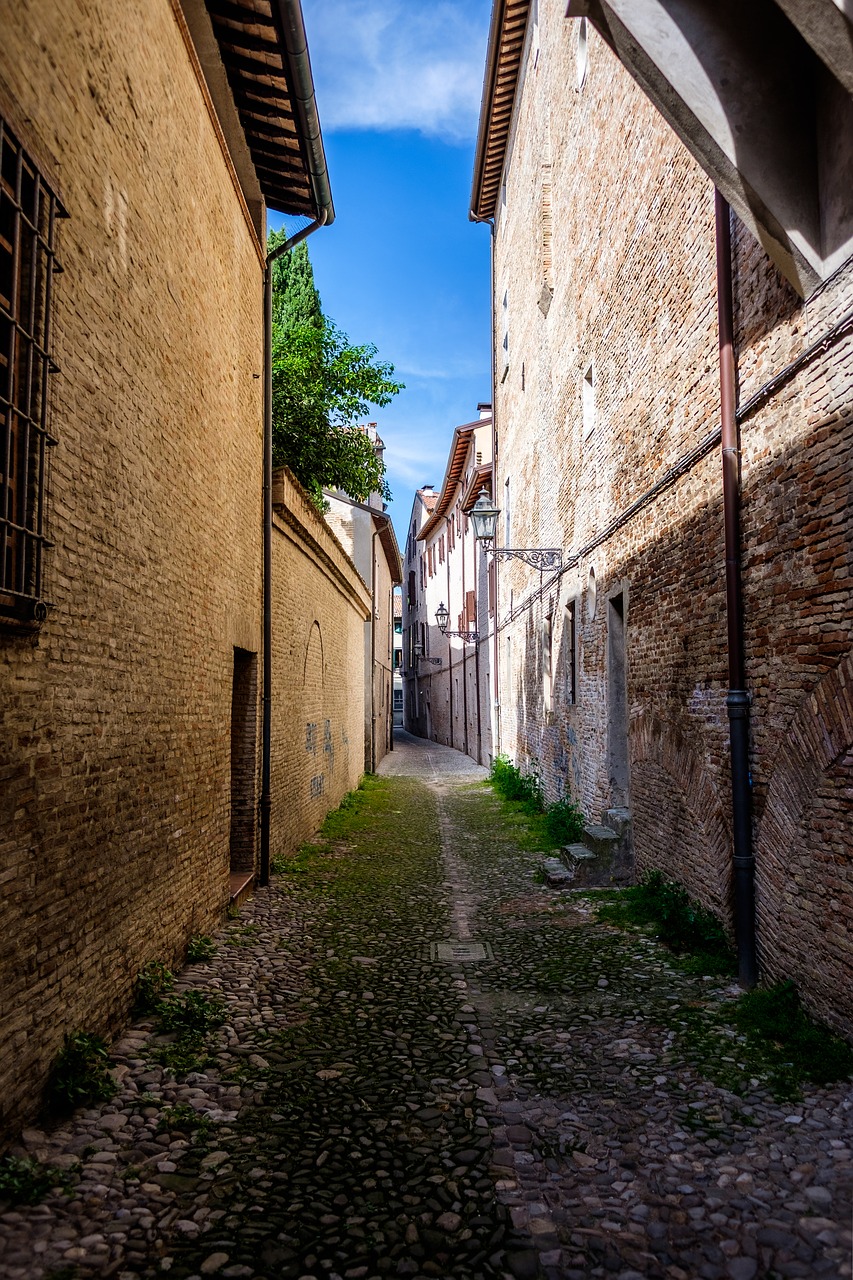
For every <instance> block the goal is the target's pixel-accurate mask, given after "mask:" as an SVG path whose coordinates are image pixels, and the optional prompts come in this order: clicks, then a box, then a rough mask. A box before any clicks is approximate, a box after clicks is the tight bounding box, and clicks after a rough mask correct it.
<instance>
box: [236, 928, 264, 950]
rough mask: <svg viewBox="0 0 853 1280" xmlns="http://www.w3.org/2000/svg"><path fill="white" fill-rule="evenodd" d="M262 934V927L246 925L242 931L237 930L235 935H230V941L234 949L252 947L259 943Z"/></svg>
mask: <svg viewBox="0 0 853 1280" xmlns="http://www.w3.org/2000/svg"><path fill="white" fill-rule="evenodd" d="M260 932H261V928H260V925H257V924H246V925H244V926H243V928H242V929H237V930H236V931H235V932H234V933H230V934H229V935H228V941H229V943H230V944H231V946H232V947H251V946H253V945H254V944H255V943H256V942H257V941H258V934H259V933H260Z"/></svg>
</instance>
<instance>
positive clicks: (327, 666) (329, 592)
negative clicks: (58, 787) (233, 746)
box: [270, 470, 371, 857]
mask: <svg viewBox="0 0 853 1280" xmlns="http://www.w3.org/2000/svg"><path fill="white" fill-rule="evenodd" d="M273 502H274V504H275V516H274V525H273V654H272V658H273V705H272V758H271V789H272V813H271V820H270V828H271V842H270V844H271V853H272V856H273V857H276V856H286V855H287V854H289V853H292V852H293V851H294V850H295V849H296V848H298V846H299V845H300V844H301V843H302V842H303V841H304V840H306V839H307V838H308V837H309V836H310V835H312V833H313V832H314V831H316V829H317V827H318V826H319V824H320V823H321V822H322V820H323V818H324V817H325V815H326V814H327V813H328V812H329V810H330V809H333V808H335V807H336V806H337V805H338V804H339V803H340V801H341V799H342V798H343V797H344V795H346V793H347V792H348V791H351V790H352V789H353V787H355V786H357V785H358V781H359V779H360V778H361V775H362V773H363V772H364V682H365V674H364V623H365V621H366V620H367V619H368V618H369V617H370V608H371V605H370V592H369V591H368V589H367V587H366V586H365V584H364V582H363V581H362V579H361V578H360V576H359V574H358V572H357V571H356V568H355V565H354V564H353V563H352V561H351V560H350V559H349V558H348V557H347V555H346V554H345V552H344V550H343V548H342V547H341V545H340V543H339V542H338V540H337V538H335V537H334V535H333V534H332V532H331V530H330V529H329V527H328V526H327V525H326V522H325V521H324V520H323V517H322V516H321V515H320V514H319V512H318V511H317V509H316V507H315V506H314V505H313V504H312V503H311V502H310V500H309V499H308V497H307V496H306V494H305V493H304V491H303V490H302V488H301V487H300V486H299V484H298V483H297V482H296V481H295V480H294V478H293V477H292V476H291V475H290V473H289V472H287V471H284V470H282V471H278V472H276V475H275V483H274V487H273Z"/></svg>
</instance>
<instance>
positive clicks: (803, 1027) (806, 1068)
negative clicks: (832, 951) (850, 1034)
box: [735, 980, 853, 1087]
mask: <svg viewBox="0 0 853 1280" xmlns="http://www.w3.org/2000/svg"><path fill="white" fill-rule="evenodd" d="M735 1022H736V1024H737V1026H738V1027H739V1029H740V1030H741V1031H742V1032H743V1033H744V1034H745V1035H746V1037H747V1040H748V1041H750V1042H752V1043H755V1042H759V1043H760V1044H761V1045H762V1047H763V1049H764V1051H765V1052H766V1053H767V1054H768V1056H769V1057H770V1059H771V1062H772V1063H773V1064H774V1073H775V1074H776V1076H777V1077H778V1078H779V1079H780V1081H785V1080H790V1082H791V1084H792V1086H793V1087H798V1086H799V1084H800V1082H801V1081H803V1080H810V1081H811V1082H812V1083H814V1084H830V1083H831V1082H832V1081H835V1080H844V1079H847V1078H848V1077H849V1076H850V1075H851V1074H852V1073H853V1048H851V1046H850V1045H849V1044H846V1043H845V1041H844V1040H841V1039H840V1038H839V1037H838V1036H836V1035H833V1033H832V1032H831V1031H830V1030H829V1029H828V1028H827V1027H824V1026H822V1025H821V1024H820V1023H818V1022H815V1021H813V1020H812V1019H811V1018H810V1017H809V1015H808V1014H807V1013H806V1011H805V1010H804V1009H803V1007H802V1004H801V1003H800V997H799V994H798V992H797V988H796V987H795V986H794V984H793V982H791V981H790V980H788V981H786V982H780V983H777V984H776V985H775V986H773V987H760V988H759V989H758V990H756V991H748V992H747V993H746V994H745V995H743V996H741V998H740V1000H739V1001H738V1003H737V1006H736V1008H735Z"/></svg>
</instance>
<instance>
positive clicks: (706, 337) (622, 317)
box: [495, 3, 725, 898]
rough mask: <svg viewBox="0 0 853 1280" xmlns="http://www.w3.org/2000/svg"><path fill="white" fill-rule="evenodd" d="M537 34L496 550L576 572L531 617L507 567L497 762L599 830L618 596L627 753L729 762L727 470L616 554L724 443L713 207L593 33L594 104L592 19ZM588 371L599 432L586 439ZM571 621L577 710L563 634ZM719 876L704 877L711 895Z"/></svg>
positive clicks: (557, 11) (545, 22) (522, 577)
mask: <svg viewBox="0 0 853 1280" xmlns="http://www.w3.org/2000/svg"><path fill="white" fill-rule="evenodd" d="M539 30H540V41H541V44H540V50H539V56H538V59H537V61H536V65H535V68H534V65H533V51H532V49H530V48H529V47H528V50H527V53H526V56H525V70H524V76H523V80H522V83H521V87H520V91H519V98H518V102H517V106H516V118H515V123H514V127H513V132H512V136H511V142H510V148H511V150H510V155H511V161H510V164H509V166H508V169H507V171H506V173H505V180H506V188H505V190H506V196H505V202H504V203H502V207H501V210H500V212H499V217H498V220H497V226H496V241H495V248H496V263H495V283H496V299H495V307H496V339H497V341H496V357H497V379H496V381H497V384H498V385H497V387H496V392H495V395H496V405H495V411H496V421H497V432H498V439H499V449H498V462H497V476H496V498H497V503H498V505H499V506H500V507H501V509H502V514H501V518H500V520H499V541H501V542H503V543H504V544H507V545H511V546H533V547H551V546H555V547H556V546H559V547H561V548H563V549H564V553H565V556H566V559H567V560H573V561H575V562H574V563H570V566H569V567H568V568H567V569H566V571H565V572H564V573H563V574H562V575H561V576H560V577H559V578H558V579H557V580H556V581H555V582H554V583H553V584H551V585H550V586H548V585H547V580H546V589H545V591H544V594H543V595H542V596H541V598H540V599H537V600H536V601H535V603H534V606H533V607H532V608H530V609H527V610H524V609H522V610H520V611H519V606H520V605H523V604H524V602H525V601H526V600H528V599H529V598H530V596H531V595H532V594H534V593H535V592H536V590H537V589H538V587H539V585H540V579H539V575H538V574H537V573H536V572H535V570H533V569H531V568H530V567H529V566H527V565H525V564H522V563H519V562H517V561H502V562H501V563H500V564H499V569H498V577H499V615H500V617H501V619H502V621H503V625H502V628H501V633H500V637H499V641H498V651H499V661H500V664H501V690H500V704H501V705H500V726H501V747H502V749H504V750H508V751H509V752H510V754H513V755H515V756H517V757H518V760H519V763H521V764H522V765H523V766H525V767H530V768H534V767H535V768H537V769H538V770H539V771H540V772H541V774H542V778H543V782H544V784H545V787H546V791H547V794H548V795H549V796H551V797H556V796H559V795H562V794H563V792H564V790H569V791H571V792H572V793H573V794H574V795H575V796H577V797H578V798H579V799H580V801H581V803H582V805H583V808H584V810H585V812H586V813H587V814H588V815H589V816H590V817H591V818H593V819H595V820H598V819H599V818H600V815H601V812H602V811H603V810H604V809H605V808H607V807H608V806H609V805H610V804H612V803H613V802H614V799H615V798H616V797H615V796H614V794H613V787H612V785H611V780H610V771H609V768H608V716H607V677H606V671H607V625H608V611H609V608H610V606H609V604H608V597H609V596H611V595H613V594H615V593H617V592H619V591H621V592H622V595H623V599H624V604H625V611H626V619H627V634H628V660H627V666H628V702H629V713H630V719H631V725H632V729H631V749H632V751H634V750H635V749H636V750H639V751H642V752H645V751H647V750H652V748H651V746H650V745H648V744H650V743H651V741H652V740H653V739H654V736H655V730H654V727H653V725H654V724H662V725H665V726H666V728H667V731H668V732H670V733H676V732H677V733H679V734H680V735H681V737H682V738H683V739H684V741H685V742H689V743H690V744H691V747H692V751H693V755H694V756H695V757H696V760H693V759H692V758H691V762H690V765H689V768H695V767H699V768H701V769H705V768H707V767H708V765H709V764H710V763H711V761H712V760H714V759H717V760H719V759H720V757H721V755H722V748H723V742H724V738H723V730H722V726H721V723H720V719H719V712H720V707H721V706H722V702H723V697H724V689H725V683H724V682H725V657H724V641H725V633H724V629H723V626H722V618H721V615H720V601H721V596H720V591H721V584H720V583H718V581H717V577H718V564H719V563H720V562H721V557H722V549H721V548H722V536H721V535H722V529H721V525H720V523H719V519H718V516H719V512H718V511H716V512H715V507H714V503H713V501H711V502H709V495H713V494H714V491H715V467H716V466H717V463H716V460H715V458H713V457H712V458H709V459H708V458H706V459H705V460H704V461H701V462H700V463H699V465H698V468H696V469H694V470H693V471H692V472H689V473H688V475H686V476H685V477H683V478H682V479H681V480H680V481H679V482H678V484H677V485H675V486H674V487H673V488H670V489H667V490H665V491H664V492H663V494H662V495H661V496H660V498H658V499H657V500H656V501H653V502H649V503H648V505H646V506H645V507H644V508H643V509H642V510H640V511H639V512H638V513H637V515H636V516H635V518H633V519H632V520H630V521H628V522H627V523H626V524H625V525H624V526H623V527H622V528H621V529H619V530H617V531H616V532H615V533H614V534H613V535H612V536H610V537H607V538H603V539H600V535H601V534H602V532H603V530H604V529H605V527H606V526H607V524H608V523H609V522H610V521H611V520H612V519H613V517H614V516H617V515H619V514H621V513H622V512H624V511H626V510H627V509H628V508H630V506H631V505H632V503H634V502H636V501H637V500H638V499H640V498H642V497H643V496H644V495H646V494H647V493H648V491H649V490H650V489H651V488H652V487H653V486H654V485H655V484H656V483H657V482H659V481H660V480H662V478H663V477H664V476H665V475H666V473H667V472H668V470H669V469H670V468H672V467H674V466H675V465H676V464H677V463H678V462H679V460H680V459H682V458H683V457H685V456H686V455H687V454H689V453H690V452H691V451H692V450H694V449H695V448H696V447H697V446H698V445H699V444H700V443H701V442H702V441H703V440H704V439H705V438H706V437H707V436H708V435H709V433H710V432H711V431H712V430H713V428H714V426H715V416H714V411H715V404H716V399H715V397H716V382H717V374H716V313H715V298H714V242H713V194H712V191H711V188H710V184H709V183H708V182H707V180H706V179H705V178H704V176H703V175H702V174H701V173H699V171H698V170H697V168H696V166H695V165H694V163H693V162H692V160H691V159H690V158H689V157H688V156H687V155H686V153H685V152H684V150H683V148H682V147H681V146H680V144H679V143H678V142H677V140H676V139H675V138H674V136H673V135H672V134H671V133H670V131H669V130H668V128H667V126H666V125H665V124H664V122H663V121H662V120H661V119H660V117H659V116H658V115H657V113H656V112H655V111H654V109H653V108H652V107H651V106H650V105H649V104H648V102H647V101H646V100H645V98H644V97H643V95H642V93H641V92H640V91H639V89H638V88H637V87H636V85H635V84H634V83H633V82H632V81H631V80H630V78H629V77H627V76H626V75H625V74H624V73H623V72H622V70H621V68H620V67H619V64H618V62H617V61H616V59H615V58H614V57H613V55H612V54H611V53H610V51H609V50H608V49H607V48H606V46H605V45H604V44H603V43H602V42H601V41H600V40H598V38H597V37H596V36H595V34H594V33H593V32H590V37H589V44H590V58H589V66H588V72H587V77H586V81H585V83H584V85H583V87H582V88H581V89H578V88H577V87H576V85H577V76H576V70H575V56H576V41H577V23H574V22H567V21H566V20H565V17H564V12H563V9H562V7H561V6H560V5H559V4H556V3H548V4H540V26H539ZM543 190H544V191H545V192H546V194H547V195H548V200H549V207H550V219H546V218H543ZM546 250H547V252H546ZM505 296H506V299H507V305H506V308H504V306H503V300H504V297H505ZM504 316H505V317H506V338H507V345H506V348H504V347H503V336H502V335H503V322H504ZM590 367H592V369H593V371H594V400H595V419H594V426H593V427H592V429H591V430H587V428H586V425H585V422H584V406H583V382H584V375H585V373H586V371H587V370H588V369H589V368H590ZM507 481H508V483H507ZM507 509H509V521H508V527H507ZM599 539H600V540H599ZM715 548H717V549H718V550H719V557H717V556H716V555H715ZM584 549H585V550H584ZM694 549H696V550H697V551H698V555H695V556H694V555H692V554H691V553H692V551H693V550H694ZM685 565H687V571H686V573H685ZM591 573H592V574H593V575H594V580H595V591H596V608H595V612H594V614H592V612H591V610H590V607H589V599H590V592H589V584H590V574H591ZM570 604H573V605H574V607H575V618H576V646H575V663H574V665H575V679H576V688H575V700H574V702H569V701H567V689H566V685H567V666H568V665H569V655H568V652H567V649H568V644H567V640H566V638H565V637H564V634H563V633H564V626H565V623H566V607H567V605H570ZM514 613H515V614H516V616H515V618H514V619H512V615H513V614H514ZM549 617H550V619H551V642H550V650H551V685H552V694H551V698H550V705H548V700H547V699H546V694H545V690H544V688H543V683H544V680H545V670H544V667H545V653H544V647H543V643H544V641H545V639H546V628H547V619H548V618H549ZM508 619H509V620H508ZM643 724H645V725H647V726H652V727H648V728H645V729H644V728H643ZM669 767H672V768H676V769H681V770H684V769H688V763H687V761H686V760H685V758H684V757H683V755H682V756H680V757H678V759H677V760H676V759H673V760H669V759H667V760H666V761H661V760H656V759H650V760H649V763H648V766H646V765H645V763H644V761H643V759H642V758H638V759H637V760H635V761H634V765H633V767H632V772H631V803H632V806H633V808H634V810H635V822H636V824H637V828H638V847H639V848H640V849H641V850H643V849H645V850H646V851H647V853H648V856H649V857H650V858H651V857H658V858H662V857H665V856H666V857H668V856H670V848H671V845H670V841H669V840H668V839H667V837H666V836H665V835H663V834H658V832H660V828H661V825H662V824H660V823H659V822H658V819H657V816H656V815H657V813H658V801H657V799H656V796H655V793H656V792H657V791H658V790H659V788H658V787H657V786H654V787H653V786H652V785H651V783H649V785H648V786H644V785H643V783H642V778H641V775H642V771H643V769H644V768H647V770H648V772H649V777H650V778H651V774H652V773H653V772H655V771H660V770H666V769H667V768H669ZM688 787H689V780H688V777H687V776H677V777H674V778H670V781H669V785H668V791H669V793H670V794H671V796H672V802H671V803H672V805H673V807H674V808H675V809H676V810H678V809H679V808H682V809H683V808H685V806H688V811H689V805H688V801H687V800H685V799H684V797H683V794H682V793H683V792H684V790H685V788H688ZM706 802H707V803H711V797H706ZM717 807H718V806H717V804H716V801H714V803H713V804H712V808H717ZM697 817H698V815H697ZM705 821H708V822H711V823H712V825H713V824H714V822H715V818H713V817H708V818H707V819H706V818H705V817H704V816H703V817H702V822H705ZM644 827H645V828H646V837H645V839H642V838H640V833H641V832H642V829H643V828H644ZM701 861H704V859H702V860H701ZM720 874H721V871H720V869H719V868H715V869H713V870H712V871H710V872H709V873H708V875H707V879H708V882H709V885H711V886H713V887H714V893H715V896H716V897H717V898H719V896H720V891H719V886H718V881H719V877H720Z"/></svg>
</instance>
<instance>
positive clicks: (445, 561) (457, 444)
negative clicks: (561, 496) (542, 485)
mask: <svg viewBox="0 0 853 1280" xmlns="http://www.w3.org/2000/svg"><path fill="white" fill-rule="evenodd" d="M479 409H480V416H479V418H478V419H476V420H475V421H474V422H470V423H466V424H465V425H464V426H460V427H457V428H456V430H455V431H454V434H453V441H452V444H451V450H450V457H449V460H448V465H447V470H446V472H445V476H444V481H443V483H442V486H441V490H440V492H439V493H437V494H436V493H434V492H433V491H432V490H424V489H422V490H419V491H418V493H417V494H416V496H415V501H414V504H413V508H412V515H411V518H410V521H409V528H408V534H407V539H406V550H405V562H404V567H403V570H404V574H403V576H404V590H405V591H406V604H405V612H404V618H405V626H404V632H405V636H406V667H405V686H406V691H405V695H404V705H405V707H406V715H407V719H406V726H407V728H409V729H410V730H411V732H413V733H416V734H418V735H419V736H421V737H424V738H431V739H432V740H433V741H435V742H442V743H445V744H447V745H448V746H452V747H455V748H457V749H458V750H459V751H464V752H465V753H466V754H467V755H470V756H471V757H472V759H474V760H476V761H478V763H486V764H487V763H488V762H489V760H490V758H491V751H492V722H491V709H492V707H491V692H490V687H491V686H490V673H491V663H490V650H491V624H492V619H493V616H494V601H493V599H492V598H491V596H490V575H489V570H488V564H487V560H486V556H485V554H484V552H483V551H482V550H481V548H480V547H479V546H478V545H477V543H476V542H475V539H474V536H473V531H472V528H471V526H470V521H469V519H468V512H469V511H470V509H471V507H472V506H473V504H474V502H475V501H476V499H477V496H478V494H479V493H480V492H481V491H482V490H485V491H486V492H487V493H489V494H491V479H492V418H491V412H490V409H491V406H490V405H485V404H484V405H481V406H479ZM439 610H442V612H443V611H444V610H446V611H447V615H448V621H447V624H446V630H445V632H444V633H443V632H442V630H441V627H440V626H439V621H438V615H439Z"/></svg>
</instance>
